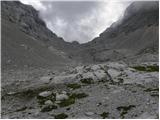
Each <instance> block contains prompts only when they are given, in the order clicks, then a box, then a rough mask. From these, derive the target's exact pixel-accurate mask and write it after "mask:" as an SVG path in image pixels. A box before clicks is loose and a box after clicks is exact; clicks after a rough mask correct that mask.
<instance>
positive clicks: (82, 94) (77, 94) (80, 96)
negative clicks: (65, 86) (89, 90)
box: [70, 93, 88, 99]
mask: <svg viewBox="0 0 160 120" xmlns="http://www.w3.org/2000/svg"><path fill="white" fill-rule="evenodd" d="M87 96H88V95H87V94H86V93H73V94H72V95H70V98H73V99H81V98H84V97H87Z"/></svg>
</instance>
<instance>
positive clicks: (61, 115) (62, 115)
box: [54, 113, 68, 119]
mask: <svg viewBox="0 0 160 120" xmlns="http://www.w3.org/2000/svg"><path fill="white" fill-rule="evenodd" d="M67 117H68V115H67V114H65V113H61V114H58V115H55V116H54V118H55V119H65V118H67Z"/></svg>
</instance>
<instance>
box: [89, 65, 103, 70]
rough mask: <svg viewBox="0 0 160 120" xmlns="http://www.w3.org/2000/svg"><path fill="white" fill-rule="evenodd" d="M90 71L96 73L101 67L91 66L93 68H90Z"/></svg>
mask: <svg viewBox="0 0 160 120" xmlns="http://www.w3.org/2000/svg"><path fill="white" fill-rule="evenodd" d="M91 69H92V70H93V71H97V70H100V69H101V67H100V66H99V65H93V66H92V67H91Z"/></svg>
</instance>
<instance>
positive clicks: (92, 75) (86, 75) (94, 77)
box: [82, 72, 97, 80]
mask: <svg viewBox="0 0 160 120" xmlns="http://www.w3.org/2000/svg"><path fill="white" fill-rule="evenodd" d="M82 77H83V78H92V79H93V80H94V79H97V78H96V76H95V75H94V74H93V73H92V72H87V73H84V74H82Z"/></svg>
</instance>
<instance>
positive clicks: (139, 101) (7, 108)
mask: <svg viewBox="0 0 160 120" xmlns="http://www.w3.org/2000/svg"><path fill="white" fill-rule="evenodd" d="M158 67H159V65H158V63H157V62H152V63H149V62H147V63H141V64H138V65H136V64H135V65H127V64H125V63H123V62H108V63H104V64H96V65H85V66H77V67H75V68H72V69H68V70H65V71H63V72H60V73H59V72H55V71H45V70H43V72H42V70H40V71H41V72H38V71H36V73H37V76H34V77H33V75H32V74H33V73H32V71H30V74H29V75H28V76H27V75H26V76H25V78H24V80H19V81H18V80H17V81H15V79H18V76H20V75H21V76H22V74H20V75H17V76H14V78H13V75H11V74H10V76H8V78H7V79H8V81H11V79H12V82H8V84H2V118H42V119H43V118H59V119H64V118H92V119H93V118H94V119H96V118H113V119H114V118H141V119H143V118H150V119H153V118H157V119H158V118H159V115H158V113H159V111H158V106H159V78H158V73H159V72H158V71H159V68H158ZM38 73H39V74H38ZM8 75H9V73H8ZM5 76H6V75H5ZM21 78H22V77H21ZM21 78H20V77H19V79H21ZM7 79H6V80H7ZM9 79H10V80H9ZM33 79H34V80H33ZM3 83H4V82H3ZM5 83H7V82H5Z"/></svg>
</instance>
